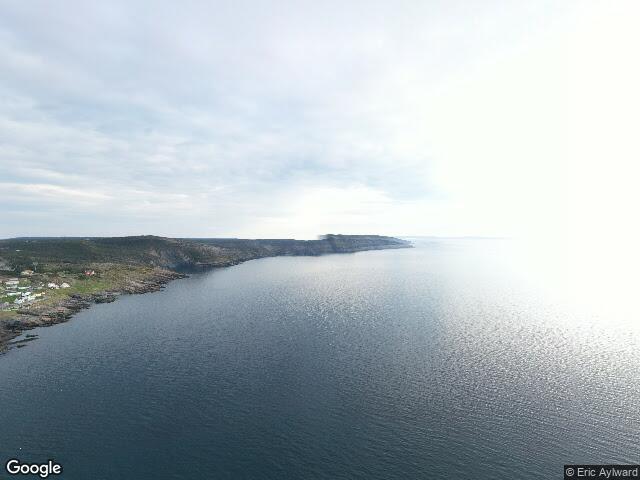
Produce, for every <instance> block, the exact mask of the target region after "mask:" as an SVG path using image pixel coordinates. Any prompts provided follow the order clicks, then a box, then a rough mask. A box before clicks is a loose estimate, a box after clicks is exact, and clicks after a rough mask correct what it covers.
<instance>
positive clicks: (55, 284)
mask: <svg viewBox="0 0 640 480" xmlns="http://www.w3.org/2000/svg"><path fill="white" fill-rule="evenodd" d="M47 287H48V288H55V289H56V290H57V289H58V288H60V286H59V285H58V284H57V283H53V282H49V283H47Z"/></svg>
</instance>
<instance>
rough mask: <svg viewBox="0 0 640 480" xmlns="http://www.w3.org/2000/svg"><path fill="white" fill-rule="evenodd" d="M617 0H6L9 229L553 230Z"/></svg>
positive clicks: (1, 177)
mask: <svg viewBox="0 0 640 480" xmlns="http://www.w3.org/2000/svg"><path fill="white" fill-rule="evenodd" d="M612 3H615V4H616V5H627V7H629V8H634V7H632V3H627V4H624V2H621V3H618V2H588V1H585V2H558V1H556V0H550V1H544V0H537V1H531V2H529V1H527V2H512V1H493V0H487V1H483V2H476V1H455V0H453V1H450V0H446V1H445V0H440V1H438V0H431V1H417V0H416V1H402V0H401V1H393V2H391V1H381V2H377V1H375V0H374V1H372V0H367V1H362V2H360V1H350V2H344V1H340V2H338V1H335V2H334V1H322V2H318V1H291V2H289V1H280V0H279V1H257V0H256V1H246V0H240V1H238V0H234V1H228V2H193V1H183V2H169V1H154V2H146V1H135V2H132V1H129V0H126V1H124V0H123V1H121V0H112V1H109V2H87V1H84V0H83V1H72V0H65V1H62V2H51V1H49V2H44V1H29V2H20V1H7V0H0V98H1V101H0V204H2V213H1V215H0V237H11V236H25V235H129V234H158V235H167V236H238V237H254V238H255V237H298V238H313V237H315V236H316V235H317V234H321V233H326V232H342V233H382V234H392V235H500V236H502V235H528V234H531V233H533V232H540V231H544V232H548V231H559V230H561V229H562V228H565V226H566V224H567V212H568V210H567V209H570V208H571V198H568V197H571V195H572V194H571V192H572V191H571V188H570V186H568V184H567V179H568V177H570V176H571V175H572V174H573V173H575V172H573V170H572V169H573V167H572V163H571V160H572V155H575V154H576V148H575V145H573V146H572V143H571V138H572V137H571V133H572V132H571V126H572V125H573V126H575V125H576V121H578V120H580V119H582V120H584V113H585V109H584V108H581V107H582V106H583V100H584V97H583V96H586V95H588V94H589V83H588V82H589V81H591V82H594V81H596V82H597V81H602V82H605V81H606V79H604V80H602V79H601V78H600V77H596V78H595V80H593V78H594V77H593V75H592V73H593V72H598V71H601V70H600V69H599V68H597V62H596V63H594V56H595V60H598V59H600V60H604V59H610V52H609V50H608V47H607V45H609V46H612V45H615V46H616V47H617V46H618V43H623V44H625V45H627V43H625V42H626V40H628V39H627V38H626V37H625V38H624V39H622V40H624V41H622V42H621V39H620V38H617V37H615V35H618V36H620V35H626V34H627V33H629V32H631V31H634V30H635V27H634V25H636V23H635V21H632V20H628V21H627V22H626V23H624V22H623V23H622V25H621V24H620V21H621V19H624V18H633V17H630V16H629V15H628V12H626V11H625V10H624V7H620V6H618V7H615V8H613V7H611V4H612ZM607 5H609V6H607ZM637 12H638V10H637V8H636V9H635V12H634V13H636V14H637ZM603 19H604V20H603ZM607 19H608V20H607ZM607 22H608V23H607ZM625 28H626V29H625ZM602 33H605V34H606V35H604V37H606V38H605V40H606V39H608V40H606V41H608V42H609V44H607V43H606V41H604V46H602V45H603V40H602V35H600V34H602ZM629 34H630V33H629ZM611 35H613V37H612V36H611ZM585 42H586V43H587V46H586V47H585ZM589 42H591V44H589ZM631 45H633V43H631V44H628V46H627V51H626V52H622V53H621V55H625V54H630V55H633V48H635V47H632V46H631ZM635 46H636V47H637V44H635ZM587 48H588V50H586V49H587ZM585 52H588V55H587V53H585ZM636 74H637V72H636ZM585 82H587V84H586V86H585ZM629 85H632V84H631V83H630V84H629ZM576 92H577V93H576ZM596 107H597V105H596ZM600 108H601V109H602V108H605V107H604V106H602V105H601V106H600ZM583 126H584V125H583ZM580 135H582V132H581V131H574V136H575V137H578V136H580ZM580 145H581V148H583V149H584V146H583V143H580ZM588 155H589V151H586V152H585V151H583V152H582V158H583V159H584V158H585V156H588ZM583 170H585V169H583ZM586 171H587V175H592V176H594V175H595V176H598V175H599V172H598V171H597V170H594V171H593V172H590V173H589V171H588V169H587V170H586Z"/></svg>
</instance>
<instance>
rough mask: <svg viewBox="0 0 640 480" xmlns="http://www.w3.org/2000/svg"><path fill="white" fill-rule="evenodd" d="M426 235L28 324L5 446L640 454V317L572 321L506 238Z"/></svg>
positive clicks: (378, 475)
mask: <svg viewBox="0 0 640 480" xmlns="http://www.w3.org/2000/svg"><path fill="white" fill-rule="evenodd" d="M416 244H417V248H415V249H410V250H392V251H376V252H363V253H357V254H352V255H351V254H349V255H329V256H324V257H319V258H309V257H288V258H270V259H263V260H257V261H251V262H247V263H245V264H242V265H239V266H236V267H233V268H228V269H221V270H217V271H213V272H209V273H205V274H198V275H193V276H192V277H190V278H188V279H185V280H179V281H176V282H173V283H172V284H170V285H169V286H168V287H167V288H166V290H164V291H161V292H157V293H152V294H146V295H135V296H126V297H122V298H121V299H119V300H118V301H117V302H115V303H112V304H106V305H96V306H94V307H92V308H91V309H90V310H87V311H84V312H82V313H80V314H79V315H77V316H76V317H75V318H74V319H73V320H72V321H70V322H69V323H66V324H62V325H58V326H55V327H50V328H42V329H37V330H35V331H33V332H31V333H37V334H39V335H40V338H39V339H38V340H37V341H35V342H31V343H30V344H29V345H28V346H27V347H25V348H22V349H14V350H12V351H11V352H9V353H8V354H7V355H4V356H0V460H1V461H2V463H3V464H4V462H5V461H6V460H7V459H8V458H10V457H17V458H19V459H21V460H23V461H46V460H47V459H49V458H54V459H55V460H56V461H57V462H59V463H61V464H62V465H63V466H64V474H63V475H62V478H64V479H71V480H87V479H90V480H98V479H132V480H144V479H173V478H176V479H178V478H180V479H314V478H318V479H319V478H323V479H414V478H415V479H471V478H473V479H516V478H517V479H529V478H541V479H542V478H544V479H552V478H562V465H563V464H564V463H579V462H585V463H599V462H606V463H637V462H638V461H639V460H640V455H639V453H640V452H639V450H640V442H639V441H638V440H639V439H638V434H639V432H640V368H639V367H640V353H639V351H640V349H639V348H638V346H639V338H640V332H639V331H638V329H637V328H634V327H633V326H628V325H627V326H625V324H621V325H617V324H615V325H611V324H607V322H603V321H601V320H598V319H588V318H582V317H580V316H575V315H569V314H568V313H567V312H566V311H565V310H564V307H562V306H561V304H560V302H559V301H557V298H556V297H555V296H554V295H549V294H547V293H545V289H544V288H543V287H545V285H544V282H539V283H536V282H532V281H530V280H531V278H527V277H533V276H534V274H533V269H532V270H531V272H532V273H531V275H528V270H527V267H525V266H524V264H519V263H518V262H517V261H516V260H514V259H513V258H512V257H511V250H509V249H508V248H506V246H505V242H503V241H494V240H457V241H430V240H418V241H416ZM523 274H524V275H523ZM538 287H540V288H538ZM2 472H4V465H3V466H2ZM2 475H4V473H1V474H0V477H2ZM2 478H4V477H2Z"/></svg>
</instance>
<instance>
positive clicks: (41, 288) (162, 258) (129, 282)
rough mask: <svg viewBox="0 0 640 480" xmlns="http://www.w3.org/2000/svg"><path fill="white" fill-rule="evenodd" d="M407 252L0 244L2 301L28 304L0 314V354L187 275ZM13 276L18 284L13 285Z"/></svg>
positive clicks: (285, 244)
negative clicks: (285, 259) (270, 261)
mask: <svg viewBox="0 0 640 480" xmlns="http://www.w3.org/2000/svg"><path fill="white" fill-rule="evenodd" d="M411 247H412V245H411V243H410V242H406V241H404V240H399V239H396V238H393V237H381V236H377V235H360V236H358V235H325V236H323V237H321V238H320V239H319V240H243V239H170V238H162V237H112V238H94V239H89V238H88V239H64V238H63V239H59V238H53V239H29V238H25V239H10V240H5V241H0V257H4V258H0V267H3V268H4V270H5V275H6V274H7V271H9V270H11V271H12V272H13V277H14V278H10V277H6V278H5V285H12V286H11V287H6V286H5V288H4V289H3V291H4V294H5V295H6V297H5V300H11V299H13V298H18V299H20V298H28V299H30V301H29V302H27V303H26V304H24V303H22V302H19V301H16V302H15V303H16V304H20V306H17V307H14V308H10V309H9V310H1V311H0V354H2V353H6V352H7V351H8V350H10V349H11V348H14V347H15V348H21V347H24V346H25V345H26V344H27V343H28V342H30V341H33V340H35V339H36V338H37V335H27V336H26V338H25V339H20V340H17V341H16V340H14V339H15V338H16V337H19V336H20V335H22V334H23V333H24V332H25V331H28V330H31V329H33V328H36V327H46V326H51V325H56V324H58V323H63V322H66V321H68V320H69V319H71V318H72V317H73V315H75V314H76V313H77V312H79V311H81V310H84V309H87V308H89V307H90V306H91V305H93V304H96V303H110V302H113V301H115V300H116V299H117V297H118V296H120V295H124V294H143V293H148V292H155V291H158V290H161V289H162V288H163V287H164V286H165V285H166V284H167V283H169V282H170V281H173V280H177V279H179V278H184V277H186V276H188V275H187V274H188V273H191V272H202V271H207V270H212V269H215V268H222V267H231V266H234V265H238V264H241V263H244V262H246V261H249V260H255V259H259V258H265V257H279V256H320V255H326V254H343V253H355V252H361V251H368V250H386V249H397V248H411ZM31 266H33V267H31ZM36 266H38V269H37V270H38V271H37V272H36V271H35V269H36ZM22 268H26V269H25V270H23V271H21V269H22ZM29 268H33V270H30V269H29ZM18 272H21V273H20V278H18V277H16V275H18ZM36 291H37V292H38V293H36ZM31 293H33V294H34V295H29V294H31ZM10 295H14V296H13V297H9V296H10ZM15 295H17V297H16V296H15ZM21 295H22V297H21ZM35 297H37V298H35ZM31 299H33V301H31ZM0 300H1V299H0ZM4 305H9V304H8V303H4Z"/></svg>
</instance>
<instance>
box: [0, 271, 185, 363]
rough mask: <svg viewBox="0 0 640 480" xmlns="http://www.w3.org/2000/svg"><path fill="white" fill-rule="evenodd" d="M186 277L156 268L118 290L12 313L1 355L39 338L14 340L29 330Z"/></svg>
mask: <svg viewBox="0 0 640 480" xmlns="http://www.w3.org/2000/svg"><path fill="white" fill-rule="evenodd" d="M187 276H188V275H187V274H185V273H179V272H174V271H171V270H166V269H160V268H156V269H153V270H152V271H151V272H149V273H148V274H147V275H145V276H144V278H135V279H128V280H125V281H124V282H123V283H122V284H121V285H118V286H116V287H115V288H109V289H108V290H102V291H97V292H93V293H86V294H80V293H73V294H71V295H70V296H68V297H63V298H60V299H59V300H57V301H54V302H49V303H45V304H34V305H32V306H30V307H29V308H23V309H20V310H17V311H16V312H15V313H13V312H12V315H11V316H10V317H9V318H8V319H5V320H4V321H3V322H2V323H0V355H2V354H4V353H6V352H8V351H9V350H10V349H11V348H21V347H23V346H25V345H26V344H27V343H28V342H30V341H33V340H35V339H36V338H37V336H36V335H32V336H29V335H27V338H25V339H24V340H18V341H16V340H14V339H15V338H16V337H19V336H20V335H22V334H23V333H24V332H26V331H29V330H32V329H34V328H37V327H49V326H52V325H57V324H59V323H64V322H67V321H69V320H70V319H71V318H72V317H73V316H74V315H75V314H76V313H78V312H80V311H82V310H85V309H87V308H89V307H91V306H92V305H94V304H97V303H111V302H114V301H115V300H116V299H117V298H118V297H119V296H121V295H138V294H143V293H150V292H157V291H159V290H162V289H163V288H164V286H165V285H166V284H167V283H169V282H171V281H173V280H178V279H180V278H185V277H187Z"/></svg>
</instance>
